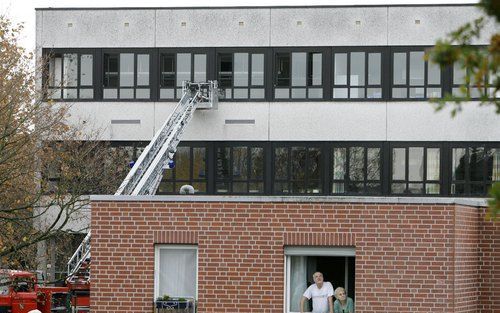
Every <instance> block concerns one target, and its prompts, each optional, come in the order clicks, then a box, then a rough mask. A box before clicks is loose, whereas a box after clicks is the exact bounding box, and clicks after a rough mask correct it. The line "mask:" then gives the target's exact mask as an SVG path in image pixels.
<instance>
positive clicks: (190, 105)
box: [67, 81, 218, 281]
mask: <svg viewBox="0 0 500 313" xmlns="http://www.w3.org/2000/svg"><path fill="white" fill-rule="evenodd" d="M182 91H183V93H182V97H181V100H180V101H179V103H177V106H176V107H175V109H174V111H173V112H172V113H171V114H170V116H169V117H168V119H167V121H166V122H165V123H164V124H163V126H162V127H161V128H160V129H159V130H158V132H157V133H156V134H155V136H154V137H153V139H152V140H151V142H150V143H149V144H148V146H147V147H146V148H145V149H144V151H143V152H142V154H141V155H140V157H139V159H138V160H137V162H135V164H134V166H133V167H132V169H131V170H130V172H129V173H128V175H127V177H126V178H125V179H124V180H123V182H122V184H121V185H120V187H119V188H118V190H117V191H116V193H115V195H154V194H155V193H156V190H157V189H158V186H159V185H160V182H161V178H162V176H163V169H164V168H167V165H168V163H169V162H170V161H171V160H172V159H173V157H174V154H175V151H176V149H177V145H178V144H179V142H180V137H181V135H182V133H183V132H184V130H185V129H186V127H187V125H188V123H189V121H190V120H191V118H192V117H193V114H194V112H195V110H196V109H213V108H217V104H218V86H217V81H208V82H206V83H191V82H183V85H182ZM90 239H91V235H90V231H89V233H88V234H87V236H86V237H85V239H84V240H83V241H82V243H81V244H80V246H79V247H78V249H77V250H76V252H75V253H74V254H73V256H72V257H71V259H70V260H69V262H68V278H67V280H70V281H71V279H73V278H74V277H75V275H77V274H78V271H79V270H80V269H81V268H82V265H83V264H87V262H88V264H90ZM88 278H89V279H90V272H89V275H88Z"/></svg>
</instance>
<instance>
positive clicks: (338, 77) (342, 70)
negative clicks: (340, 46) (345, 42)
mask: <svg viewBox="0 0 500 313" xmlns="http://www.w3.org/2000/svg"><path fill="white" fill-rule="evenodd" d="M334 62H335V76H334V80H333V81H334V84H335V85H347V53H335V61H334ZM346 98H347V95H346Z"/></svg>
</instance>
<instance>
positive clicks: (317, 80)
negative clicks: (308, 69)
mask: <svg viewBox="0 0 500 313" xmlns="http://www.w3.org/2000/svg"><path fill="white" fill-rule="evenodd" d="M322 59H323V54H321V53H312V86H319V85H321V81H322V79H321V77H322V67H323V66H322V61H323V60H322Z"/></svg>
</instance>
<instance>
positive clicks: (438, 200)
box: [90, 195, 488, 207]
mask: <svg viewBox="0 0 500 313" xmlns="http://www.w3.org/2000/svg"><path fill="white" fill-rule="evenodd" d="M90 200H91V201H113V202H249V203H250V202H253V203H263V202H274V203H280V202H281V203H284V202H286V203H289V202H296V203H297V202H298V203H304V202H310V203H360V204H362V203H364V204H459V205H466V206H473V207H487V206H488V204H487V199H484V198H451V197H356V196H220V195H218V196H203V195H199V196H198V195H171V196H156V195H155V196H114V195H92V196H90Z"/></svg>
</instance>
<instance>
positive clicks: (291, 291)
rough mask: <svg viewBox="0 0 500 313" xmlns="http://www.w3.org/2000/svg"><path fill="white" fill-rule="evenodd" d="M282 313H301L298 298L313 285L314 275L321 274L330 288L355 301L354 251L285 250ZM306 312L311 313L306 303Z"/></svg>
mask: <svg viewBox="0 0 500 313" xmlns="http://www.w3.org/2000/svg"><path fill="white" fill-rule="evenodd" d="M285 260H286V265H285V271H286V272H285V275H286V291H285V298H286V304H285V312H287V313H296V312H300V306H299V304H300V299H301V298H302V294H303V293H304V291H306V289H307V288H308V287H309V286H310V285H311V284H313V283H314V282H313V279H312V276H313V274H314V273H315V272H321V273H323V276H324V279H325V281H329V282H331V283H332V285H333V288H334V289H335V288H337V287H344V288H345V290H346V292H347V296H348V297H350V298H352V299H353V300H355V298H354V279H355V248H353V247H325V248H323V247H304V246H297V247H293V246H290V247H285ZM309 302H310V303H308V304H307V305H306V306H305V308H304V309H305V312H311V309H312V305H311V303H312V302H311V301H309Z"/></svg>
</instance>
